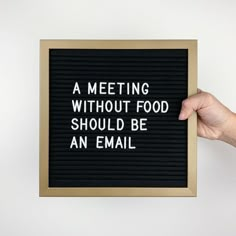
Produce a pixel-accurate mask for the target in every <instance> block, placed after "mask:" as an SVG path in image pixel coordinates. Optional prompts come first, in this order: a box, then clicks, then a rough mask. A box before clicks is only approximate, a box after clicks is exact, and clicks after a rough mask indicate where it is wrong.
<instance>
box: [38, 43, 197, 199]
mask: <svg viewBox="0 0 236 236" xmlns="http://www.w3.org/2000/svg"><path fill="white" fill-rule="evenodd" d="M51 48H54V49H55V48H65V49H77V48H93V49H188V96H190V95H193V94H195V93H197V40H41V41H40V154H39V155H40V161H39V162H40V163H39V164H40V171H39V174H40V177H39V180H40V183H39V194H40V196H43V197H49V196H51V197H53V196H60V197H67V196H71V197H73V196H74V197H75V196H81V197H82V196H97V197H99V196H104V197H105V196H114V197H118V196H119V197H121V196H126V197H134V196H139V197H143V196H149V197H155V196H196V195H197V116H196V114H193V115H192V116H191V117H190V118H189V119H188V140H187V142H188V151H187V153H188V160H187V163H188V186H187V187H186V188H182V187H180V188H169V187H168V188H160V187H157V188H149V187H148V188H142V187H141V188H140V187H125V188H122V187H75V188H71V187H63V188H57V187H49V184H48V183H49V173H48V171H49V49H51Z"/></svg>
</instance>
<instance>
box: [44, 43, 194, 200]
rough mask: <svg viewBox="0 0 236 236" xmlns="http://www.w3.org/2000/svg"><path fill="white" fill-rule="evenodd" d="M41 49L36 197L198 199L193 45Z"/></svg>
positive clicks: (55, 45)
mask: <svg viewBox="0 0 236 236" xmlns="http://www.w3.org/2000/svg"><path fill="white" fill-rule="evenodd" d="M40 47H41V49H40V50H41V59H40V63H41V65H40V67H41V69H40V72H41V75H40V196H196V133H197V132H196V115H195V114H194V115H193V116H191V118H190V119H189V120H188V121H179V120H178V115H179V112H180V108H181V102H182V100H183V99H185V98H186V97H188V96H189V95H192V94H194V93H196V90H197V82H196V81H197V42H196V41H195V40H70V41H69V40H68V41H66V40H65V41H64V40H41V43H40Z"/></svg>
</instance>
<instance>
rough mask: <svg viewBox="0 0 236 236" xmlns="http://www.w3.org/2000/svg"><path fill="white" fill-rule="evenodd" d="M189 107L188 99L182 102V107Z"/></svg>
mask: <svg viewBox="0 0 236 236" xmlns="http://www.w3.org/2000/svg"><path fill="white" fill-rule="evenodd" d="M188 105H189V100H188V99H185V100H183V101H182V106H183V107H187V106H188Z"/></svg>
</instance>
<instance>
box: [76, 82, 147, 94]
mask: <svg viewBox="0 0 236 236" xmlns="http://www.w3.org/2000/svg"><path fill="white" fill-rule="evenodd" d="M87 88H88V89H87V94H88V95H90V94H95V95H97V94H100V95H125V94H126V95H140V94H142V95H147V94H148V93H149V84H148V83H140V82H136V83H134V82H132V83H129V82H127V83H124V82H94V83H91V82H88V87H87ZM75 93H78V94H81V91H80V87H79V84H78V82H76V83H75V86H74V89H73V94H75Z"/></svg>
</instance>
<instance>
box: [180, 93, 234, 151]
mask: <svg viewBox="0 0 236 236" xmlns="http://www.w3.org/2000/svg"><path fill="white" fill-rule="evenodd" d="M194 111H195V112H197V115H198V127H197V131H198V136H200V137H203V138H207V139H212V140H221V141H224V142H226V143H229V144H231V145H233V146H234V147H236V113H234V112H232V111H230V110H229V109H228V108H227V107H225V106H224V105H223V104H222V103H221V102H220V101H218V100H217V99H216V98H215V97H214V96H213V95H212V94H210V93H207V92H204V91H202V90H200V89H198V93H197V94H195V95H193V96H190V97H188V98H187V99H185V100H183V102H182V108H181V111H180V114H179V120H186V119H188V118H189V117H190V116H191V114H192V113H193V112H194Z"/></svg>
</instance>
